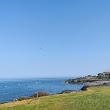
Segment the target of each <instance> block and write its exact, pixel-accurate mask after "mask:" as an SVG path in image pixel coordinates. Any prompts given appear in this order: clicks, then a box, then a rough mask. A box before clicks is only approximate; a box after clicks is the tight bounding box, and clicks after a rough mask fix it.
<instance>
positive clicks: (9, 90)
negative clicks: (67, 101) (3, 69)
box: [0, 78, 83, 103]
mask: <svg viewBox="0 0 110 110" xmlns="http://www.w3.org/2000/svg"><path fill="white" fill-rule="evenodd" d="M67 79H68V78H34V79H0V103H3V102H9V101H12V100H13V99H17V98H19V97H20V96H31V95H32V94H33V93H35V92H48V93H50V94H56V93H60V92H62V91H63V90H79V89H81V87H82V86H83V84H65V83H64V81H65V80H67Z"/></svg>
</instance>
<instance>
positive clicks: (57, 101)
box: [0, 87, 110, 110]
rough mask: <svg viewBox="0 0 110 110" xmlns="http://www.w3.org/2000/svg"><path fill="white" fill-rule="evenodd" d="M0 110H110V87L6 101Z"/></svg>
mask: <svg viewBox="0 0 110 110" xmlns="http://www.w3.org/2000/svg"><path fill="white" fill-rule="evenodd" d="M0 110H110V87H93V88H89V89H88V90H87V91H84V92H77V93H71V94H62V95H53V96H46V97H41V98H38V99H30V100H24V101H19V102H11V103H6V104H2V105H0Z"/></svg>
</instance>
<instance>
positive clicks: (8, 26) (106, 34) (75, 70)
mask: <svg viewBox="0 0 110 110" xmlns="http://www.w3.org/2000/svg"><path fill="white" fill-rule="evenodd" d="M109 44H110V1H109V0H16V1H15V0H1V1H0V78H21V77H23V78H24V77H26V78H29V77H74V76H85V75H88V74H92V75H94V74H97V73H98V72H103V71H104V70H108V69H110V45H109Z"/></svg>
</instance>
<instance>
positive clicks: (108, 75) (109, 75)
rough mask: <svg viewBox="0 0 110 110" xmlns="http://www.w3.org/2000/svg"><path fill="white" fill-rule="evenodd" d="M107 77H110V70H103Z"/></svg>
mask: <svg viewBox="0 0 110 110" xmlns="http://www.w3.org/2000/svg"><path fill="white" fill-rule="evenodd" d="M103 74H104V76H105V77H106V78H110V70H108V71H105V72H103Z"/></svg>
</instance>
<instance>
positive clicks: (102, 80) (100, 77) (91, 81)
mask: <svg viewBox="0 0 110 110" xmlns="http://www.w3.org/2000/svg"><path fill="white" fill-rule="evenodd" d="M65 83H69V84H84V85H85V86H87V87H91V86H103V85H104V86H110V70H107V71H104V72H102V73H98V74H96V75H95V76H92V75H88V76H85V77H79V78H75V79H69V80H66V81H65Z"/></svg>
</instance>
